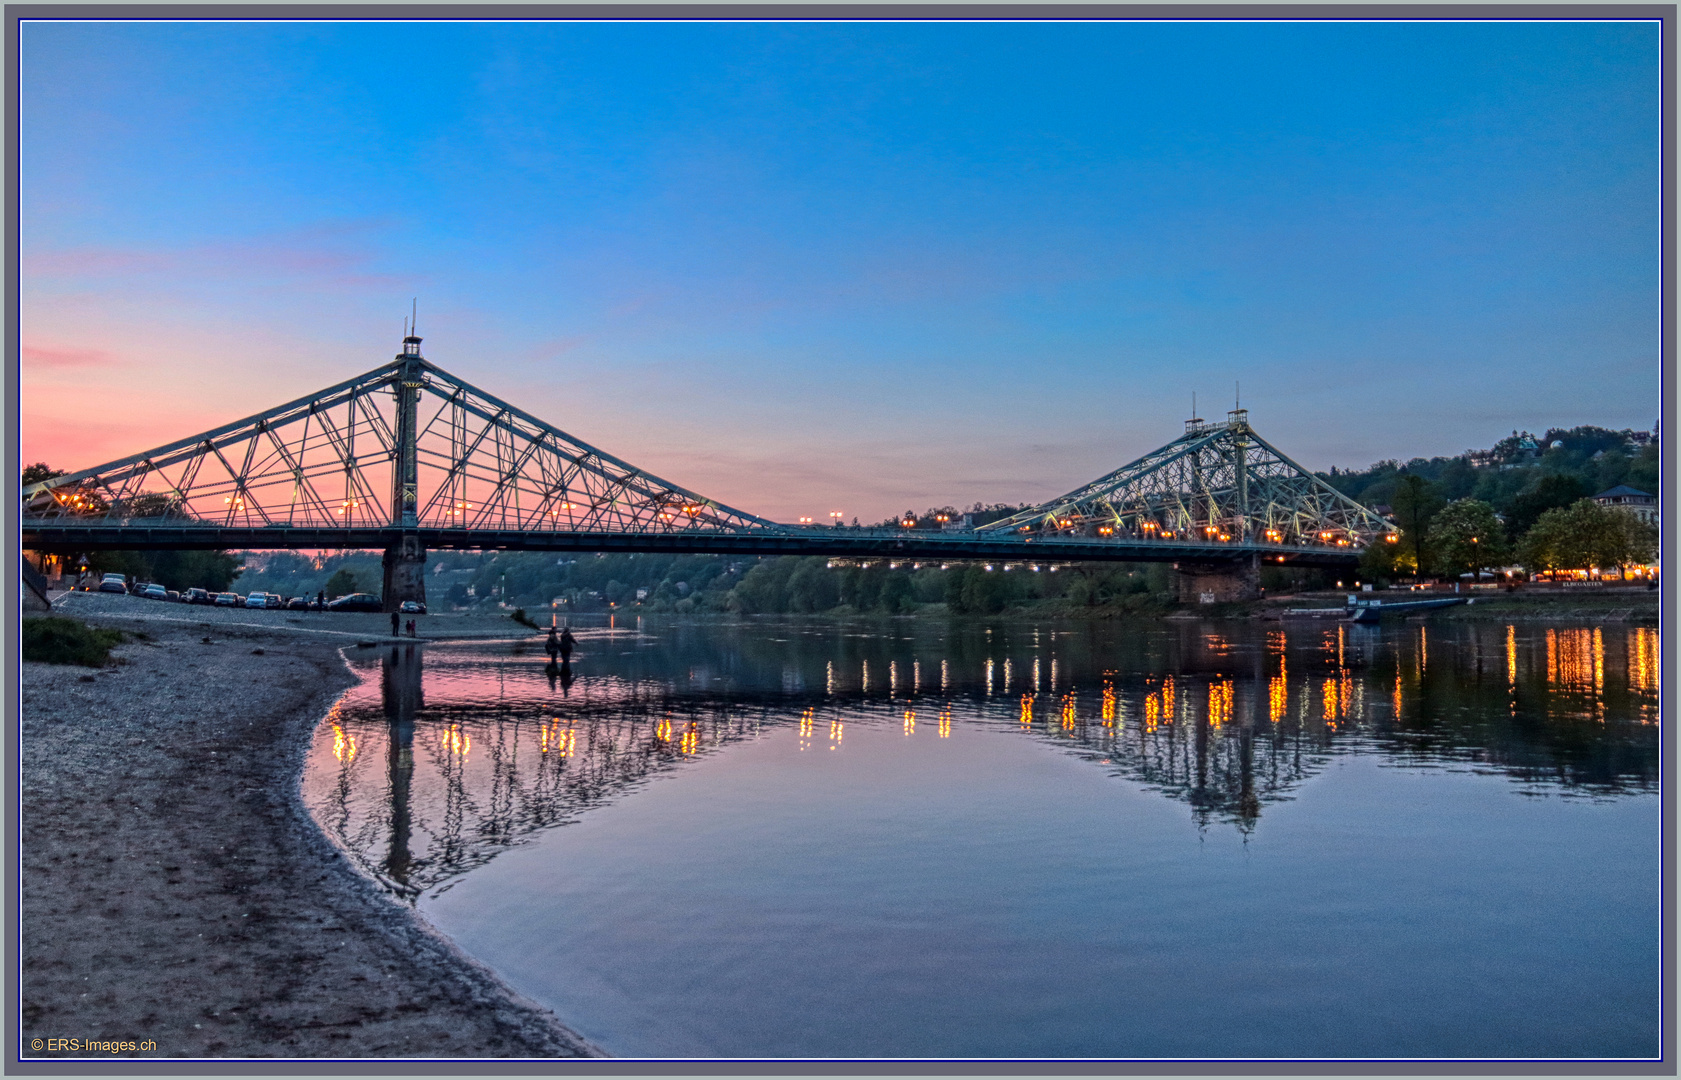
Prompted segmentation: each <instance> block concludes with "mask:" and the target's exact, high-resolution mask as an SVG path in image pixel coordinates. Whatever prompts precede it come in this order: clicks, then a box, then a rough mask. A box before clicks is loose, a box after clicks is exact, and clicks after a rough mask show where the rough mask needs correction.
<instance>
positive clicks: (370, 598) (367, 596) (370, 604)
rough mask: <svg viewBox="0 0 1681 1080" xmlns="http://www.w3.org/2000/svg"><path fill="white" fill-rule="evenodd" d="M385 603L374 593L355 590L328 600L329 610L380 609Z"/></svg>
mask: <svg viewBox="0 0 1681 1080" xmlns="http://www.w3.org/2000/svg"><path fill="white" fill-rule="evenodd" d="M384 606H385V605H384V604H382V603H380V599H379V597H377V596H375V595H374V594H373V593H365V592H354V593H351V594H350V595H349V596H341V597H339V598H338V599H336V600H329V601H328V602H327V610H328V611H379V610H380V609H381V608H383V607H384Z"/></svg>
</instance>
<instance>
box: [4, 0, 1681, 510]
mask: <svg viewBox="0 0 1681 1080" xmlns="http://www.w3.org/2000/svg"><path fill="white" fill-rule="evenodd" d="M21 56H22V67H21V96H20V102H21V119H22V123H21V141H20V145H19V157H18V162H19V168H20V180H21V183H20V198H21V207H20V230H19V238H20V244H21V257H22V270H23V273H22V280H21V297H22V324H21V328H20V330H21V338H22V392H23V397H22V416H21V421H22V423H21V433H20V434H21V442H22V447H21V449H22V460H23V461H25V462H32V461H37V460H41V461H46V462H48V463H49V464H52V465H53V466H55V467H58V468H65V469H75V468H84V467H88V466H92V465H95V464H98V463H100V462H103V461H106V460H110V459H114V458H119V457H123V456H127V455H129V454H132V453H137V452H139V451H142V450H145V449H147V448H150V447H153V446H156V445H160V444H162V443H165V442H168V441H171V440H174V439H176V438H181V437H184V436H187V435H191V434H193V433H195V432H198V431H202V430H205V429H207V428H210V427H212V426H215V425H218V424H221V423H225V422H227V421H230V420H234V419H237V418H239V417H242V416H247V415H250V414H252V413H256V412H259V411H261V410H263V409H265V408H268V407H270V406H272V405H277V404H280V403H282V402H284V401H288V400H291V399H292V398H295V397H300V396H303V395H305V394H307V393H310V392H311V391H314V390H316V389H319V388H322V387H325V386H328V385H330V384H332V383H335V382H338V381H341V380H343V379H346V378H349V377H351V376H353V375H356V374H359V373H361V372H363V371H367V370H369V369H371V368H373V367H376V366H378V365H379V364H381V363H383V362H385V361H386V360H389V359H390V358H391V357H392V356H393V355H395V354H396V352H397V351H398V349H399V347H400V338H401V336H402V332H403V321H404V319H405V318H406V317H407V316H408V314H409V312H410V305H411V302H417V303H418V310H419V323H418V326H419V331H420V334H421V336H422V337H423V338H424V339H425V342H424V345H423V352H424V353H425V355H426V356H427V358H428V359H430V360H431V361H433V362H434V363H436V364H438V365H439V366H441V367H443V368H444V369H446V370H448V371H450V372H452V373H454V374H456V375H458V376H460V377H461V378H464V379H466V380H467V381H468V382H471V383H474V384H476V385H478V386H480V387H482V388H483V389H485V390H488V391H489V392H491V393H493V394H495V395H497V396H499V397H502V398H505V399H507V400H510V401H512V402H514V403H516V404H518V405H520V406H521V407H522V408H524V409H526V410H527V411H529V412H531V413H534V414H535V415H537V416H539V417H542V418H543V419H545V420H548V421H549V422H551V423H553V424H555V425H556V426H558V427H560V428H561V429H563V430H565V431H567V432H569V433H571V434H572V435H575V436H577V437H578V438H580V439H583V440H584V441H586V442H589V443H591V444H593V445H595V446H598V447H600V448H602V449H604V450H607V451H609V452H611V453H613V454H616V455H617V456H619V457H621V458H624V459H625V460H627V461H630V462H632V463H634V464H636V465H637V466H640V467H641V468H643V469H645V470H647V471H649V472H652V473H655V474H657V475H659V476H663V477H665V478H666V479H668V480H671V481H673V482H675V483H678V484H681V485H683V486H685V487H687V488H690V489H692V490H696V491H699V492H701V493H703V494H705V495H707V496H708V497H711V498H714V499H717V500H720V501H722V502H724V503H727V504H730V505H733V506H737V507H739V508H741V509H744V510H748V511H751V512H754V513H758V514H761V515H763V516H766V517H770V518H774V519H777V520H783V521H792V520H795V519H797V518H798V517H800V516H808V515H809V516H815V517H816V518H817V519H818V520H820V521H821V520H826V515H827V514H828V513H829V512H830V511H834V510H840V511H842V512H843V513H845V514H846V515H847V516H848V517H849V518H850V517H853V516H856V517H858V518H860V519H862V520H864V521H866V522H868V521H874V520H880V519H883V518H885V517H887V516H889V515H892V514H896V513H900V512H903V511H905V510H918V511H920V510H922V509H925V508H927V507H932V506H939V505H947V504H950V505H957V506H960V507H961V506H967V505H969V504H971V503H974V502H977V501H979V502H986V503H993V502H1009V503H1016V502H1040V501H1043V500H1046V499H1049V498H1051V497H1054V496H1056V495H1058V494H1061V493H1063V492H1065V491H1068V490H1070V489H1073V488H1076V487H1078V486H1080V485H1081V484H1083V483H1085V482H1087V481H1088V480H1091V479H1093V478H1095V477H1097V476H1099V475H1101V474H1103V473H1105V472H1108V471H1109V470H1111V469H1114V468H1116V467H1118V466H1120V465H1122V464H1124V463H1125V462H1127V461H1130V460H1132V459H1134V458H1136V457H1138V456H1140V455H1142V454H1144V453H1146V452H1148V451H1150V450H1152V449H1154V448H1155V447H1157V446H1160V445H1162V444H1164V443H1166V442H1168V441H1170V440H1171V439H1173V438H1174V437H1176V436H1177V435H1178V434H1180V433H1181V432H1182V431H1183V430H1184V427H1183V425H1184V421H1185V419H1186V418H1188V417H1189V416H1190V415H1191V406H1192V395H1193V394H1195V395H1196V404H1197V410H1198V412H1199V413H1200V414H1201V416H1203V417H1204V418H1207V419H1216V420H1217V419H1223V418H1224V412H1225V410H1226V409H1229V408H1231V407H1232V404H1233V401H1234V397H1235V395H1236V394H1237V393H1238V392H1239V390H1241V399H1242V404H1243V406H1244V407H1245V408H1247V409H1248V410H1249V418H1250V422H1251V423H1252V424H1253V425H1254V426H1255V428H1256V430H1257V431H1259V432H1260V433H1261V434H1262V436H1263V437H1265V438H1267V439H1268V440H1269V441H1270V442H1272V443H1273V444H1274V445H1276V446H1278V447H1279V448H1280V449H1282V450H1284V451H1285V452H1286V453H1287V454H1290V455H1291V456H1292V457H1294V458H1296V459H1297V460H1298V461H1300V462H1302V463H1303V464H1305V465H1307V466H1308V467H1310V468H1317V469H1327V468H1329V467H1331V466H1333V465H1338V466H1342V467H1355V468H1358V467H1364V466H1366V465H1369V464H1371V463H1373V462H1375V461H1378V460H1382V459H1385V458H1399V459H1402V460H1405V459H1407V458H1410V457H1414V456H1432V455H1436V454H1456V453H1460V452H1462V451H1464V450H1466V449H1468V448H1480V447H1486V446H1490V445H1492V444H1493V443H1494V442H1496V441H1497V440H1498V439H1499V438H1501V437H1502V436H1504V435H1506V434H1508V433H1509V432H1510V431H1511V430H1512V429H1514V428H1524V429H1528V430H1533V431H1536V432H1540V431H1542V430H1544V429H1545V428H1547V427H1551V426H1566V427H1567V426H1574V425H1576V424H1598V425H1602V426H1606V427H1612V428H1622V427H1633V428H1650V427H1651V426H1652V424H1653V422H1654V420H1655V419H1656V417H1657V414H1658V365H1659V356H1660V343H1661V324H1660V308H1659V302H1660V289H1661V281H1660V269H1661V267H1660V228H1661V222H1660V214H1659V210H1660V187H1659V184H1660V144H1659V136H1660V122H1661V121H1660V116H1659V91H1660V85H1659V36H1658V25H1657V23H1655V22H1611V21H1600V22H1553V23H1540V22H1520V21H1510V22H1399V23H1393V22H1392V23H1385V22H1362V23H1352V22H1348V23H1338V22H1318V23H1286V22H1262V21H1253V22H1201V23H1199V22H1170V23H1142V22H1079V23H1068V22H1063V23H1057V22H1041V23H1009V22H996V23H961V22H922V23H882V22H841V23H833V22H831V23H798V24H793V23H777V22H753V23H704V22H689V23H681V22H672V23H629V22H614V23H555V22H549V23H542V22H458V23H425V24H421V23H404V22H284V23H282V22H247V23H232V22H221V23H217V22H196V23H195V22H163V21H159V22H95V21H82V22H71V21H34V22H26V23H24V25H23V28H22V37H21Z"/></svg>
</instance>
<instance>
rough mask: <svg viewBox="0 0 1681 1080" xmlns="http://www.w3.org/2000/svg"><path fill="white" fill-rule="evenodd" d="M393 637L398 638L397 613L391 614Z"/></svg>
mask: <svg viewBox="0 0 1681 1080" xmlns="http://www.w3.org/2000/svg"><path fill="white" fill-rule="evenodd" d="M391 636H392V637H396V636H397V613H396V612H395V611H393V612H392V613H391Z"/></svg>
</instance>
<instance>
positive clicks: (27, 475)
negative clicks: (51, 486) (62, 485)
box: [23, 461, 64, 487]
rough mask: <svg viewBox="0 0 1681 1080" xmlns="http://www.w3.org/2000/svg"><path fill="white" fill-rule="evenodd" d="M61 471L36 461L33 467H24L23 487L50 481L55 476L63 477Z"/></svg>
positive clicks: (62, 471)
mask: <svg viewBox="0 0 1681 1080" xmlns="http://www.w3.org/2000/svg"><path fill="white" fill-rule="evenodd" d="M63 475H64V470H63V469H55V468H53V467H52V466H50V465H48V464H47V463H46V462H44V461H37V462H36V463H35V464H33V465H26V466H24V470H23V486H24V487H28V486H29V485H30V484H39V483H40V482H41V481H43V480H51V479H52V478H53V477H55V476H63Z"/></svg>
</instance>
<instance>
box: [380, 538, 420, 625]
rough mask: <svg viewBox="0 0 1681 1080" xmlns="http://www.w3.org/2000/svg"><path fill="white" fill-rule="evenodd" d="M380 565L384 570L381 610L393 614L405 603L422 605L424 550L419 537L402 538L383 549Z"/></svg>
mask: <svg viewBox="0 0 1681 1080" xmlns="http://www.w3.org/2000/svg"><path fill="white" fill-rule="evenodd" d="M380 562H381V564H382V565H383V566H384V568H385V593H384V595H383V596H382V597H381V599H382V600H383V603H382V605H381V606H382V607H383V609H384V610H386V611H396V610H397V609H398V608H400V607H402V606H403V601H405V600H418V601H419V602H420V603H422V604H424V603H426V548H425V547H424V546H422V544H421V543H420V537H419V536H417V535H415V534H413V533H409V534H406V535H405V536H404V537H403V538H402V539H401V540H399V541H398V542H397V543H395V544H392V545H391V546H389V547H387V548H386V549H385V557H384V558H383V559H381V560H380Z"/></svg>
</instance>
